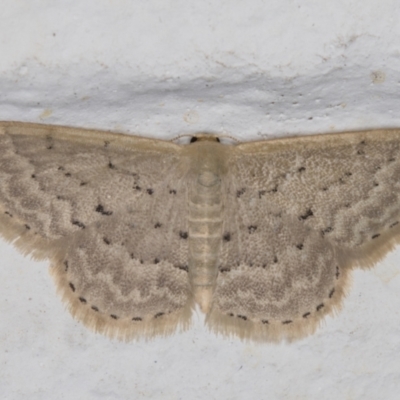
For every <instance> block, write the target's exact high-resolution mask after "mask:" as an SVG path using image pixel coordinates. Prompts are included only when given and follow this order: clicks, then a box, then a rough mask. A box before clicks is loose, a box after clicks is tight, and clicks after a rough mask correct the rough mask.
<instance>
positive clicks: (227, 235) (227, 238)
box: [222, 232, 231, 242]
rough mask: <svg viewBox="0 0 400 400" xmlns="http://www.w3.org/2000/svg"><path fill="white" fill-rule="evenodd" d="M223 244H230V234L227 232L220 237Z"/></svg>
mask: <svg viewBox="0 0 400 400" xmlns="http://www.w3.org/2000/svg"><path fill="white" fill-rule="evenodd" d="M222 238H223V239H224V241H225V242H230V240H231V234H230V233H229V232H226V233H224V236H223V237H222Z"/></svg>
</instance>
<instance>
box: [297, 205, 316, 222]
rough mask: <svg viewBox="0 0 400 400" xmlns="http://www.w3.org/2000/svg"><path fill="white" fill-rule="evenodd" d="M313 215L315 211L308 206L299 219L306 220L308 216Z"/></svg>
mask: <svg viewBox="0 0 400 400" xmlns="http://www.w3.org/2000/svg"><path fill="white" fill-rule="evenodd" d="M313 215H314V213H313V212H312V210H311V208H308V209H307V210H306V212H305V213H304V214H303V215H300V217H299V219H300V220H306V219H307V218H310V217H312V216H313Z"/></svg>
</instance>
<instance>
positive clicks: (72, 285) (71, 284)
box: [69, 282, 75, 292]
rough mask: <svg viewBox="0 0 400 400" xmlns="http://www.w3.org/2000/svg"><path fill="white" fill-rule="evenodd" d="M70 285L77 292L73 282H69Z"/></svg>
mask: <svg viewBox="0 0 400 400" xmlns="http://www.w3.org/2000/svg"><path fill="white" fill-rule="evenodd" d="M69 287H70V288H71V290H72V291H73V292H75V286H74V284H73V283H72V282H70V283H69Z"/></svg>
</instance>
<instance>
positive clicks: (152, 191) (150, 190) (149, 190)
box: [146, 189, 154, 196]
mask: <svg viewBox="0 0 400 400" xmlns="http://www.w3.org/2000/svg"><path fill="white" fill-rule="evenodd" d="M146 192H147V193H148V194H149V195H150V196H151V195H152V194H153V193H154V190H153V189H147V190H146Z"/></svg>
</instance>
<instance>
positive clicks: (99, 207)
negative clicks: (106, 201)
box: [95, 204, 113, 215]
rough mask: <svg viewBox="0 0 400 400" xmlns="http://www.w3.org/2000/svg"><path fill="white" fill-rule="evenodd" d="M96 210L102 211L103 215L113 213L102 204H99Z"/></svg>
mask: <svg viewBox="0 0 400 400" xmlns="http://www.w3.org/2000/svg"><path fill="white" fill-rule="evenodd" d="M95 211H96V212H98V213H100V214H101V215H111V214H112V213H113V212H112V211H106V210H105V209H104V206H103V205H102V204H99V205H98V206H97V207H96V209H95Z"/></svg>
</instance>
